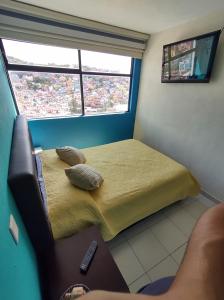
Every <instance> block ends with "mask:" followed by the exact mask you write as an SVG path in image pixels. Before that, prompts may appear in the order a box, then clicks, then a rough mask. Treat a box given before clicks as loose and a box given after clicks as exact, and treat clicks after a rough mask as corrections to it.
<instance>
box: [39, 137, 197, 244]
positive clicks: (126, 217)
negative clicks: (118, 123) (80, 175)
mask: <svg viewBox="0 0 224 300" xmlns="http://www.w3.org/2000/svg"><path fill="white" fill-rule="evenodd" d="M82 152H83V153H84V154H85V156H86V159H87V162H86V163H87V164H89V165H90V166H93V167H94V168H96V169H97V170H98V171H99V172H100V173H101V174H102V176H103V178H104V182H103V184H102V186H101V187H100V188H99V189H97V190H95V191H92V192H87V191H83V190H81V189H79V188H76V187H75V186H73V185H71V184H70V182H69V181H68V179H67V177H66V176H65V173H64V169H65V168H68V167H69V166H68V165H67V164H66V163H64V162H63V161H61V160H60V159H59V158H58V156H57V154H56V152H55V150H54V149H52V150H46V151H43V152H42V153H41V160H42V164H43V177H44V182H45V184H46V191H47V207H48V212H49V219H50V222H51V226H52V230H53V234H54V238H55V239H60V238H62V237H64V236H69V235H71V234H73V233H74V232H77V231H79V230H81V229H83V228H85V227H86V226H89V225H90V224H99V226H100V229H101V233H102V235H103V238H104V239H105V240H110V239H112V238H113V237H114V236H115V235H117V234H118V233H119V232H120V231H122V230H123V229H125V228H127V227H128V226H130V225H132V224H134V223H135V222H137V221H139V220H141V219H142V218H145V217H147V216H149V215H150V214H152V213H155V212H156V211H158V210H160V209H162V208H164V207H166V206H168V205H169V204H171V203H173V202H175V201H178V200H180V199H184V198H186V197H187V196H194V195H196V194H197V193H198V192H199V185H198V183H197V181H196V180H195V179H194V177H193V176H192V175H191V174H190V172H189V171H188V170H187V169H186V168H185V167H184V166H182V165H181V164H179V163H177V162H175V161H174V160H172V159H170V158H168V157H167V156H165V155H163V154H161V153H159V152H158V151H156V150H154V149H152V148H150V147H148V146H146V145H145V144H143V143H141V142H140V141H137V140H134V139H130V140H124V141H120V142H115V143H111V144H107V145H102V146H97V147H91V148H86V149H82Z"/></svg>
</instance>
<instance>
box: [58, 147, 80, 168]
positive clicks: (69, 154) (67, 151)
mask: <svg viewBox="0 0 224 300" xmlns="http://www.w3.org/2000/svg"><path fill="white" fill-rule="evenodd" d="M56 153H57V155H58V156H59V158H60V159H61V160H63V161H64V162H66V163H67V164H68V165H70V166H74V165H77V164H84V163H85V162H86V158H85V155H84V154H83V153H82V152H81V151H80V150H79V149H77V148H74V147H69V146H65V147H62V148H56Z"/></svg>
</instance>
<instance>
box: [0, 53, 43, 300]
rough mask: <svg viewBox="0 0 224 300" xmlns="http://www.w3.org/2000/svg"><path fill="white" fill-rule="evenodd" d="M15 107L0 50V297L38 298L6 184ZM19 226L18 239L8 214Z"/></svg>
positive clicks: (28, 249) (32, 263)
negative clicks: (13, 233)
mask: <svg viewBox="0 0 224 300" xmlns="http://www.w3.org/2000/svg"><path fill="white" fill-rule="evenodd" d="M15 117H16V110H15V106H14V102H13V98H12V95H11V91H10V87H9V84H8V80H7V77H6V73H5V69H4V66H3V60H2V57H1V54H0V141H1V147H0V169H1V172H0V299H5V300H14V299H16V300H29V299H32V300H40V299H41V295H40V288H39V279H38V273H37V265H36V258H35V255H34V251H33V248H32V245H31V244H30V241H29V238H28V236H27V233H26V230H25V228H24V225H23V223H22V220H21V218H20V215H19V212H18V210H17V208H16V206H15V203H14V200H13V197H12V195H11V193H10V190H9V188H8V185H7V176H8V165H9V156H10V148H11V139H12V130H13V122H14V119H15ZM11 213H12V214H13V216H14V218H15V220H16V223H17V225H18V228H19V243H18V245H16V244H15V242H14V240H13V239H12V237H11V235H10V233H9V229H8V227H9V216H10V214H11Z"/></svg>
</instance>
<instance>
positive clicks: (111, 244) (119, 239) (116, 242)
mask: <svg viewBox="0 0 224 300" xmlns="http://www.w3.org/2000/svg"><path fill="white" fill-rule="evenodd" d="M124 241H125V238H124V236H123V234H118V235H117V236H115V238H113V239H112V240H110V241H108V242H107V246H108V247H109V249H112V248H114V247H117V246H118V245H120V244H121V243H123V242H124Z"/></svg>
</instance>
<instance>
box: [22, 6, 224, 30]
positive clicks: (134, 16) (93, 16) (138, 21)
mask: <svg viewBox="0 0 224 300" xmlns="http://www.w3.org/2000/svg"><path fill="white" fill-rule="evenodd" d="M18 2H25V3H30V4H34V5H37V6H40V7H44V8H49V9H52V10H55V11H59V12H64V13H67V14H71V15H74V16H78V17H82V18H86V19H90V20H94V21H99V22H103V23H106V24H110V25H114V26H119V27H123V28H127V29H132V30H135V31H140V32H145V33H154V32H158V31H162V30H165V29H167V28H169V27H174V26H177V25H178V24H181V23H186V22H189V21H191V20H193V19H196V18H198V17H200V16H205V15H208V14H210V13H212V12H215V11H218V10H220V9H224V1H223V0H212V1H211V0H112V1H111V0H53V1H52V0H23V1H18ZM221 25H222V24H220V26H221Z"/></svg>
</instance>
